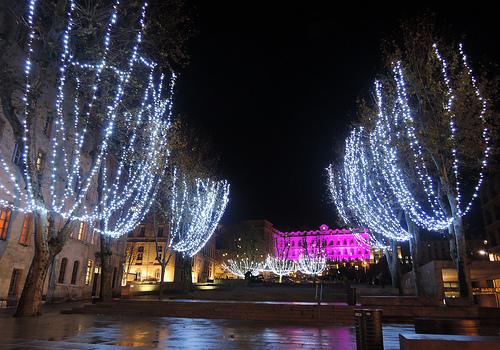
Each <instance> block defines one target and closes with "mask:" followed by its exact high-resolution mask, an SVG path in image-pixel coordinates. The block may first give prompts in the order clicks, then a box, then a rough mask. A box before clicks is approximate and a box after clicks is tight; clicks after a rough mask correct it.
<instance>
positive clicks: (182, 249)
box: [155, 169, 229, 298]
mask: <svg viewBox="0 0 500 350" xmlns="http://www.w3.org/2000/svg"><path fill="white" fill-rule="evenodd" d="M167 192H168V193H169V196H168V197H164V198H163V199H162V200H161V201H160V202H159V212H160V213H161V214H162V216H163V217H164V218H166V219H167V222H168V237H167V244H165V245H164V246H163V254H162V259H160V258H159V257H157V260H158V261H159V262H160V265H161V267H162V271H161V279H160V298H162V297H163V288H162V287H163V278H164V273H165V268H166V267H167V265H168V263H169V261H170V258H171V257H172V255H173V253H174V252H178V253H180V254H182V255H183V256H184V257H185V262H184V263H185V264H187V265H188V266H190V260H191V257H193V256H194V255H195V254H196V253H198V252H199V251H200V250H201V249H202V248H203V247H204V246H205V244H206V243H207V242H208V240H209V239H210V237H211V236H212V234H213V233H214V231H215V229H216V228H217V225H218V223H219V221H220V219H221V217H222V215H223V214H224V211H225V209H226V206H227V203H228V201H229V184H228V183H227V182H226V181H215V180H212V179H199V178H195V179H193V180H191V181H190V180H189V179H187V178H186V176H185V175H184V174H178V171H177V169H174V171H173V173H172V182H171V184H170V187H169V189H168V191H167ZM155 239H156V244H157V246H158V240H157V238H156V230H155ZM157 251H158V249H157ZM169 251H170V253H169V254H167V253H168V252H169ZM186 260H187V261H186ZM190 272H191V271H190V269H189V270H188V274H185V279H184V280H185V281H186V282H187V283H188V284H189V283H190V281H191V278H190V276H191V273H190ZM186 288H188V287H186Z"/></svg>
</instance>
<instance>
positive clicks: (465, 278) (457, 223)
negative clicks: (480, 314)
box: [448, 193, 474, 303]
mask: <svg viewBox="0 0 500 350" xmlns="http://www.w3.org/2000/svg"><path fill="white" fill-rule="evenodd" d="M448 201H449V202H450V207H451V214H452V216H453V223H452V226H453V229H452V231H453V233H454V238H455V248H456V258H455V259H454V262H455V267H456V269H457V276H458V290H459V294H460V297H462V298H468V299H469V301H470V302H471V303H473V302H474V297H473V295H472V283H471V277H470V265H469V264H468V262H467V250H466V246H465V235H464V226H463V223H462V217H461V216H460V215H459V213H458V202H457V200H456V197H455V196H453V194H452V193H448Z"/></svg>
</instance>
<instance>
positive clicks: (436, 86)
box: [328, 43, 490, 297]
mask: <svg viewBox="0 0 500 350" xmlns="http://www.w3.org/2000/svg"><path fill="white" fill-rule="evenodd" d="M419 45H420V44H419ZM420 48H421V49H422V50H423V52H426V53H427V56H426V58H428V59H425V60H424V59H423V58H422V57H419V58H416V57H414V56H416V55H418V54H421V52H422V51H418V52H417V51H416V50H415V51H414V52H412V53H409V54H408V55H410V56H404V55H403V57H400V58H402V60H401V61H398V62H394V64H393V69H392V72H393V74H392V76H391V77H390V78H388V79H387V81H386V82H385V84H383V83H382V82H380V81H377V82H376V89H375V92H376V107H375V108H374V112H373V113H371V114H369V115H368V116H365V120H364V121H363V124H364V125H365V127H364V128H363V127H362V128H359V129H355V130H353V131H352V133H351V135H350V137H349V138H348V139H347V140H346V147H345V155H344V162H343V166H342V167H337V169H340V171H339V172H338V173H337V172H335V171H334V167H330V168H329V169H328V174H329V180H330V182H329V187H330V190H331V193H332V197H333V199H334V201H335V203H336V206H337V210H338V212H339V214H340V215H341V217H342V218H343V219H344V221H346V222H349V221H350V220H352V218H355V219H357V220H358V221H359V222H361V223H363V224H364V225H367V226H368V227H370V229H371V230H374V231H376V232H377V231H378V232H380V233H382V234H383V235H385V236H387V237H390V238H392V239H397V240H407V239H408V238H410V237H411V235H410V234H409V233H408V227H410V228H411V227H412V225H413V224H415V225H418V226H419V227H421V228H422V229H425V230H429V231H434V232H442V231H445V230H446V231H448V233H449V237H450V245H451V249H450V251H451V252H452V258H453V259H454V261H455V264H456V266H457V272H458V276H459V286H460V294H461V296H464V297H471V295H472V294H471V291H470V274H469V271H468V269H467V267H466V266H465V240H464V232H463V224H462V217H463V216H464V215H466V214H467V212H468V211H469V210H470V208H471V205H472V202H473V200H474V199H475V198H476V197H477V193H478V190H479V187H480V186H481V183H482V180H483V170H484V167H485V166H486V165H487V158H488V155H489V151H490V146H489V135H488V128H487V126H486V114H487V109H486V100H485V99H484V98H483V97H482V95H481V93H480V90H479V88H478V83H477V81H476V79H475V77H474V76H473V74H472V70H471V69H470V67H469V65H468V61H467V57H466V56H465V54H464V52H463V49H462V46H461V45H460V46H459V50H458V54H456V53H454V52H453V51H450V50H447V53H448V54H449V57H450V61H451V63H450V62H448V61H447V60H446V59H445V58H444V57H443V56H442V54H441V53H440V51H439V49H438V45H437V44H435V43H433V44H429V45H428V47H420ZM412 55H413V56H412ZM404 58H407V59H408V58H411V59H413V60H411V59H410V60H409V61H410V62H408V61H405V60H404ZM405 63H406V65H405ZM417 63H418V64H417ZM419 64H420V65H419ZM416 67H418V68H419V69H418V71H417V70H416V69H417V68H416ZM471 170H477V172H476V173H475V174H474V173H473V171H471ZM464 193H466V194H468V195H469V198H470V199H469V200H467V201H465V202H464V199H463V194H464ZM422 199H424V200H422ZM398 210H399V211H400V212H401V211H404V214H405V215H406V217H407V225H406V226H407V227H406V228H405V227H402V226H401V224H400V222H401V221H402V218H404V216H402V215H398V214H397V213H396V211H398Z"/></svg>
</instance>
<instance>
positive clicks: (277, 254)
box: [265, 237, 297, 283]
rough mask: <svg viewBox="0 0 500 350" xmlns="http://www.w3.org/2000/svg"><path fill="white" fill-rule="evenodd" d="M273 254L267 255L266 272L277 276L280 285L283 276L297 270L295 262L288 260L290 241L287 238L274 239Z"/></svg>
mask: <svg viewBox="0 0 500 350" xmlns="http://www.w3.org/2000/svg"><path fill="white" fill-rule="evenodd" d="M275 242H276V243H275V245H274V247H275V248H274V249H275V251H274V254H273V255H271V254H269V255H268V256H267V258H266V265H265V266H266V270H268V271H271V272H272V273H274V274H275V275H277V276H279V283H281V281H282V278H283V276H287V275H289V274H290V273H292V272H294V271H295V270H297V266H296V263H295V261H293V260H290V258H289V253H290V239H289V238H288V237H276V241H275Z"/></svg>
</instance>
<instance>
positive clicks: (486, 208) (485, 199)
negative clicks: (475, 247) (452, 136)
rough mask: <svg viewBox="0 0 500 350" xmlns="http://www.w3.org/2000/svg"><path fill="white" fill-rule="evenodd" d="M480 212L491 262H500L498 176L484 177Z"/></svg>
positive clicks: (499, 192) (499, 185)
mask: <svg viewBox="0 0 500 350" xmlns="http://www.w3.org/2000/svg"><path fill="white" fill-rule="evenodd" d="M479 198H480V199H481V211H482V213H483V223H484V230H485V232H486V239H487V240H488V248H489V249H488V255H489V259H490V260H491V261H500V175H499V174H494V175H491V174H490V175H489V176H486V178H485V181H484V183H483V185H482V186H481V195H480V196H479Z"/></svg>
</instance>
